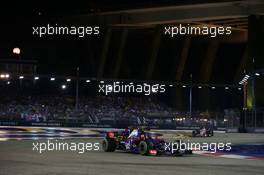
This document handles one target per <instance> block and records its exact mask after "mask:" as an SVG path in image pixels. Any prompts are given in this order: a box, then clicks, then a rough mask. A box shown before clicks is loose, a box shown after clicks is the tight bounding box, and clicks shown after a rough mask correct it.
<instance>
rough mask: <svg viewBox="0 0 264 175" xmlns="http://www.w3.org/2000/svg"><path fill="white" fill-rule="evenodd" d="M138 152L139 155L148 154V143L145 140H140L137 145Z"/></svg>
mask: <svg viewBox="0 0 264 175" xmlns="http://www.w3.org/2000/svg"><path fill="white" fill-rule="evenodd" d="M138 147H139V153H140V154H141V155H145V156H147V155H149V150H150V145H149V144H148V143H147V142H146V141H141V142H140V143H139V145H138Z"/></svg>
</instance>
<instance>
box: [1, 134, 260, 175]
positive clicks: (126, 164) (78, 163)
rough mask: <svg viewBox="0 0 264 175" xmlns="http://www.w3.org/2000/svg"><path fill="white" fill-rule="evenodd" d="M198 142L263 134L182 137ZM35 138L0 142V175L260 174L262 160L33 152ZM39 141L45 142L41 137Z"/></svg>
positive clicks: (254, 138)
mask: <svg viewBox="0 0 264 175" xmlns="http://www.w3.org/2000/svg"><path fill="white" fill-rule="evenodd" d="M186 139H191V140H192V141H199V142H227V141H230V142H232V144H245V143H257V144H264V134H238V133H236V134H235V133H234V134H231V133H228V134H226V133H224V134H216V135H215V136H214V137H212V138H186ZM101 140H102V139H94V138H93V139H88V138H75V139H64V140H59V141H63V142H74V143H80V142H86V143H87V142H101ZM36 141H37V140H9V141H2V142H0V174H4V175H6V174H7V175H15V174H16V175H19V174H21V175H33V174H34V175H35V174H36V175H55V174H56V175H57V174H59V175H67V174H71V175H72V174H77V175H79V174H80V175H81V174H89V175H97V174H98V175H105V174H107V175H108V174H109V175H112V174H113V175H119V174H120V175H139V174H144V175H147V174H151V175H156V174H159V175H160V174H162V175H167V174H168V175H171V174H182V175H211V174H212V175H213V174H214V175H218V174H219V175H229V174H232V175H236V174H237V175H246V174H247V175H249V174H250V175H255V174H256V175H257V174H261V175H263V172H264V160H244V159H232V158H221V157H210V156H203V155H196V154H193V155H188V156H183V157H171V156H160V157H156V156H141V155H137V154H131V153H123V152H113V153H105V152H102V151H86V152H85V153H83V154H79V153H77V152H73V151H46V152H43V153H41V154H40V153H38V152H36V151H33V150H32V149H33V146H32V143H33V142H36ZM38 141H39V142H41V141H43V142H45V141H47V140H45V139H43V140H38Z"/></svg>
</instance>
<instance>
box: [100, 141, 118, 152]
mask: <svg viewBox="0 0 264 175" xmlns="http://www.w3.org/2000/svg"><path fill="white" fill-rule="evenodd" d="M102 147H103V150H104V151H105V152H114V151H115V149H116V142H115V140H114V139H109V138H108V139H106V138H105V139H104V140H103V143H102Z"/></svg>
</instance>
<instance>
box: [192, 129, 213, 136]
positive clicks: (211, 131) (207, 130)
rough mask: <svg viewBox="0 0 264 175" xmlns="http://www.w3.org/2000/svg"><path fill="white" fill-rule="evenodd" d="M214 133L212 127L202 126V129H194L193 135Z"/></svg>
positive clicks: (211, 134) (210, 134)
mask: <svg viewBox="0 0 264 175" xmlns="http://www.w3.org/2000/svg"><path fill="white" fill-rule="evenodd" d="M213 135H214V131H213V129H212V128H206V127H202V128H200V129H196V130H193V131H192V136H193V137H212V136H213Z"/></svg>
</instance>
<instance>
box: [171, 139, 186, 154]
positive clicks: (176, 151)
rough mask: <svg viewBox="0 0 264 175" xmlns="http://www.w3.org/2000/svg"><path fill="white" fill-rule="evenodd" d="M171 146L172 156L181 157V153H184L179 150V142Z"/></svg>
mask: <svg viewBox="0 0 264 175" xmlns="http://www.w3.org/2000/svg"><path fill="white" fill-rule="evenodd" d="M172 146H173V150H174V151H173V155H174V156H182V155H183V153H184V151H182V150H181V149H180V146H181V145H180V141H179V140H175V141H174V144H173V145H172Z"/></svg>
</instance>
